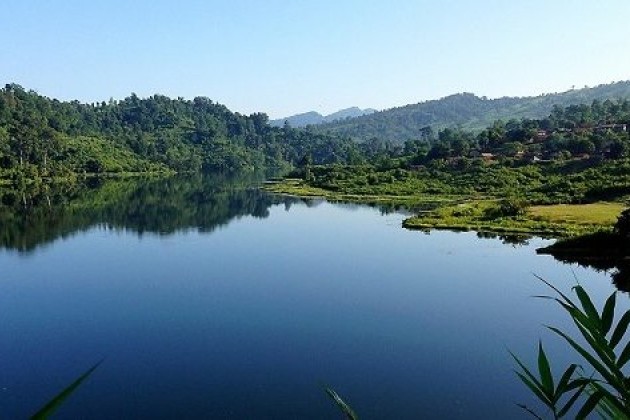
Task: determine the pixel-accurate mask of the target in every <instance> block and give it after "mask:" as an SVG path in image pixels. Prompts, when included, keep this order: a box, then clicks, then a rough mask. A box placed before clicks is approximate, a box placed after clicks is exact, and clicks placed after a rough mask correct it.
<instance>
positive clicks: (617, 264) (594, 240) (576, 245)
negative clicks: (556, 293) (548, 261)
mask: <svg viewBox="0 0 630 420" xmlns="http://www.w3.org/2000/svg"><path fill="white" fill-rule="evenodd" d="M537 252H538V253H539V254H549V255H552V256H553V257H554V258H555V259H556V260H558V261H560V262H563V263H566V264H578V265H580V266H582V267H587V268H592V269H595V270H597V271H606V272H610V273H611V278H612V282H613V284H614V285H615V286H616V287H617V289H619V290H620V291H622V292H626V293H630V254H629V252H630V247H629V246H628V240H627V239H624V238H623V237H621V236H619V235H615V234H609V233H599V234H593V235H589V236H584V237H580V238H576V239H572V240H569V241H565V242H559V243H557V244H555V245H552V246H550V247H546V248H541V249H538V250H537Z"/></svg>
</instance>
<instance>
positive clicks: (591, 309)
mask: <svg viewBox="0 0 630 420" xmlns="http://www.w3.org/2000/svg"><path fill="white" fill-rule="evenodd" d="M574 290H575V293H576V294H577V296H578V299H580V303H581V304H582V308H583V309H584V312H586V315H587V316H588V318H589V319H591V320H592V322H593V323H595V324H596V325H597V326H598V327H600V328H601V319H600V318H599V314H598V313H597V309H595V305H593V302H592V301H591V298H590V297H589V296H588V293H586V292H585V291H584V288H583V287H582V286H575V287H574Z"/></svg>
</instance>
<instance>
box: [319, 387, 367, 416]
mask: <svg viewBox="0 0 630 420" xmlns="http://www.w3.org/2000/svg"><path fill="white" fill-rule="evenodd" d="M326 394H328V396H329V397H330V398H331V399H332V400H333V401H334V402H335V404H337V407H339V409H340V410H341V411H342V412H343V413H344V414H345V415H346V418H348V420H358V419H359V417H357V415H356V414H355V412H354V410H352V408H351V407H350V406H349V405H348V404H346V402H345V401H344V400H342V399H341V397H340V396H339V394H337V393H336V392H335V390H333V389H332V388H326Z"/></svg>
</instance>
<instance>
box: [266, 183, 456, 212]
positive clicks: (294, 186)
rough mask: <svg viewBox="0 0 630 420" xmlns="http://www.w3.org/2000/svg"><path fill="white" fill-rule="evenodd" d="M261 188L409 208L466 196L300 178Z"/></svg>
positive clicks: (311, 196)
mask: <svg viewBox="0 0 630 420" xmlns="http://www.w3.org/2000/svg"><path fill="white" fill-rule="evenodd" d="M262 189H263V190H265V191H268V192H272V193H275V194H285V195H291V196H296V197H303V198H325V199H327V200H328V201H333V202H334V201H347V202H354V203H368V204H379V203H380V204H397V205H406V206H409V207H411V208H413V207H416V206H420V207H424V205H427V204H442V205H443V204H452V203H455V202H458V201H462V200H465V199H466V197H464V196H461V195H449V194H439V195H432V194H417V195H410V194H404V195H403V194H353V193H345V192H338V191H332V190H327V189H323V188H319V187H314V186H311V185H307V184H306V183H305V182H304V181H303V180H301V179H291V178H289V179H284V180H282V181H277V182H268V183H266V184H265V185H264V186H263V187H262Z"/></svg>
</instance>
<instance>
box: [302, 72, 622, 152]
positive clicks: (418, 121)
mask: <svg viewBox="0 0 630 420" xmlns="http://www.w3.org/2000/svg"><path fill="white" fill-rule="evenodd" d="M625 98H630V81H624V82H617V83H611V84H606V85H600V86H597V87H593V88H584V89H576V90H570V91H567V92H562V93H551V94H545V95H540V96H534V97H522V98H518V97H503V98H498V99H487V98H485V97H478V96H476V95H474V94H472V93H459V94H456V95H451V96H447V97H445V98H442V99H438V100H431V101H426V102H421V103H418V104H413V105H406V106H403V107H399V108H392V109H388V110H385V111H381V112H375V113H373V114H370V115H364V116H360V117H356V118H350V119H346V120H341V121H336V122H332V123H327V124H321V125H318V126H313V127H311V130H313V131H314V132H320V133H327V134H335V135H339V136H342V137H351V138H352V139H355V140H359V141H365V140H368V139H371V138H374V137H376V138H379V139H383V140H391V141H396V142H403V141H405V140H410V139H417V138H419V137H420V129H422V128H423V127H426V126H431V127H432V128H433V129H434V130H435V131H437V130H439V129H442V128H446V127H453V128H454V127H460V128H462V129H464V130H472V131H479V130H482V129H484V128H485V127H487V126H490V125H492V123H493V122H494V121H495V120H498V119H502V120H506V121H507V120H509V119H512V118H515V119H521V118H541V117H545V116H547V115H548V114H549V113H550V112H551V110H552V108H553V106H554V105H559V106H561V107H565V106H568V105H573V104H590V103H591V102H592V101H593V100H596V99H597V100H600V101H605V100H607V99H610V100H616V99H625Z"/></svg>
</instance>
